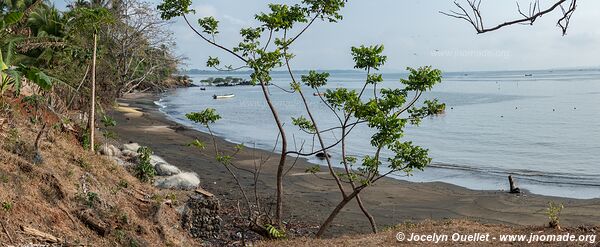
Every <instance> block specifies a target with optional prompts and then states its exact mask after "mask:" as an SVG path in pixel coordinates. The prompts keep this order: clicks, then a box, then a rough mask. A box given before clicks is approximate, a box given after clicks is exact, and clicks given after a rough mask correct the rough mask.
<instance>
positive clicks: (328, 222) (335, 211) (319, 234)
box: [315, 187, 364, 238]
mask: <svg viewBox="0 0 600 247" xmlns="http://www.w3.org/2000/svg"><path fill="white" fill-rule="evenodd" d="M363 188H364V187H359V188H356V189H355V190H354V192H352V194H350V195H348V196H347V197H345V198H344V199H343V200H342V201H341V202H340V203H338V205H337V206H336V207H335V208H334V209H333V211H332V212H331V214H329V217H327V219H326V220H325V222H323V224H321V227H319V231H318V232H317V235H315V237H316V238H321V237H322V236H323V233H325V230H327V228H329V225H331V222H333V219H335V217H336V216H337V215H338V214H339V213H340V211H342V209H343V208H344V207H345V206H346V204H348V202H350V201H352V199H354V197H356V195H358V193H360V191H361V190H362V189H363Z"/></svg>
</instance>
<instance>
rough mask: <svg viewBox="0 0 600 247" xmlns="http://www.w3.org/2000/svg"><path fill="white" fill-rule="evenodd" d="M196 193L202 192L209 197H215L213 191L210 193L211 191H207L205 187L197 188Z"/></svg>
mask: <svg viewBox="0 0 600 247" xmlns="http://www.w3.org/2000/svg"><path fill="white" fill-rule="evenodd" d="M196 193H199V194H202V195H205V196H208V197H213V196H215V195H214V194H213V193H210V192H208V191H206V190H205V189H203V188H197V189H196Z"/></svg>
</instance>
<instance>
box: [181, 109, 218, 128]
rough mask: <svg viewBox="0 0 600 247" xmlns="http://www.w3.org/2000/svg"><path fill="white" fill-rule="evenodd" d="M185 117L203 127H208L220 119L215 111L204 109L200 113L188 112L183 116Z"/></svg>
mask: <svg viewBox="0 0 600 247" xmlns="http://www.w3.org/2000/svg"><path fill="white" fill-rule="evenodd" d="M185 117H186V118H187V119H189V120H191V121H193V122H195V123H199V124H202V125H204V126H208V124H210V123H214V122H216V121H217V120H219V119H221V116H219V114H218V113H217V111H216V110H215V109H213V108H206V109H205V110H203V111H201V112H190V113H188V114H185Z"/></svg>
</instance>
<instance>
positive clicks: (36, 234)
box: [21, 226, 62, 243]
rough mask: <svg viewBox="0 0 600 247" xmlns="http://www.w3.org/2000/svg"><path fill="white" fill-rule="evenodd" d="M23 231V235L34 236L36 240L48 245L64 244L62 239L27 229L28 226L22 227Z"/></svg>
mask: <svg viewBox="0 0 600 247" xmlns="http://www.w3.org/2000/svg"><path fill="white" fill-rule="evenodd" d="M21 231H23V233H25V234H27V235H29V236H32V237H34V238H36V239H37V240H41V241H44V242H47V243H60V242H62V239H60V238H57V237H55V236H52V235H50V234H48V233H45V232H42V231H40V230H37V229H34V228H31V227H26V226H21Z"/></svg>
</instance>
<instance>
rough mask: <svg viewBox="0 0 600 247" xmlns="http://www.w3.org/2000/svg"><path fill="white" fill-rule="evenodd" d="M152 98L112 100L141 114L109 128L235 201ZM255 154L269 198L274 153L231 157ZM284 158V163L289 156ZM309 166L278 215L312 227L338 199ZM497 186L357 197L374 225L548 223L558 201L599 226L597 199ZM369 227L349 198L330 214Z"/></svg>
mask: <svg viewBox="0 0 600 247" xmlns="http://www.w3.org/2000/svg"><path fill="white" fill-rule="evenodd" d="M156 99H157V96H153V95H150V94H138V95H130V96H128V97H126V98H123V99H121V100H119V102H120V103H122V104H126V105H129V106H130V107H135V108H138V109H139V111H141V112H143V114H140V113H139V112H132V111H130V109H129V108H127V107H121V108H120V110H115V111H112V113H111V114H112V116H113V117H114V118H115V120H117V122H118V126H117V127H116V128H115V132H116V133H117V134H118V137H119V139H120V141H122V142H123V143H127V142H137V143H139V144H140V145H147V146H149V147H151V148H152V150H154V152H155V154H157V155H159V156H161V157H163V158H164V159H165V160H167V161H168V162H169V163H171V164H173V165H176V166H178V167H179V168H181V169H182V170H184V171H193V172H196V173H197V174H198V175H199V177H200V180H201V186H202V188H204V189H206V190H208V191H211V192H212V193H214V194H215V195H217V196H218V197H219V198H220V199H221V201H223V202H224V203H226V204H227V203H233V202H235V200H237V199H240V198H241V197H240V195H239V193H238V190H237V187H236V186H235V184H234V182H233V179H231V177H230V176H229V174H228V173H226V170H225V168H223V167H222V166H220V165H218V164H217V163H216V162H215V161H214V157H213V156H211V155H209V154H211V153H212V152H211V151H210V150H208V149H207V150H205V151H203V152H202V153H201V152H199V151H198V150H197V149H194V148H192V147H188V146H186V144H188V143H190V142H191V141H193V140H194V139H199V140H203V141H204V142H205V143H206V144H211V142H210V141H209V136H208V135H207V134H204V133H202V132H199V131H195V130H192V129H189V128H185V127H183V126H181V125H179V124H177V123H175V122H173V121H171V120H168V119H167V118H166V117H165V115H164V114H162V113H161V112H159V111H158V109H157V106H156V105H154V103H153V101H154V100H156ZM198 110H201V109H198ZM128 111H129V113H127V112H128ZM217 143H218V145H219V147H220V149H229V150H233V146H234V144H231V143H229V142H226V141H224V140H222V139H219V138H218V139H217ZM261 156H262V157H268V156H272V158H271V159H270V160H269V162H268V163H267V164H266V166H265V168H264V170H263V172H262V176H261V178H260V181H259V194H260V195H261V196H262V197H267V198H268V197H271V198H272V197H273V195H274V188H275V175H274V174H275V171H276V164H277V161H278V155H276V154H273V153H270V152H267V151H263V150H256V149H249V148H248V149H244V150H243V151H242V152H241V153H240V154H239V155H238V156H236V162H237V164H240V166H242V167H248V168H250V169H252V168H253V163H254V162H253V160H254V159H255V158H256V157H261ZM288 160H290V164H291V163H292V162H291V161H292V160H293V159H288ZM309 166H312V165H311V164H310V163H308V162H306V161H304V160H299V161H298V163H297V164H296V165H295V167H294V168H293V169H292V170H291V171H290V172H289V174H288V176H287V177H286V178H285V181H284V188H285V205H284V207H285V220H286V221H288V222H302V223H305V224H307V225H309V226H311V227H314V229H315V230H316V229H317V227H318V225H319V224H320V223H321V222H322V221H323V220H324V219H325V218H326V217H327V216H328V215H329V213H330V212H331V210H333V208H334V207H335V205H336V204H337V203H338V202H339V201H340V200H341V196H340V194H339V191H338V189H337V187H336V186H335V183H334V182H333V181H329V180H323V179H319V178H317V177H315V176H314V175H307V174H306V173H304V171H305V169H306V168H307V167H309ZM322 170H325V169H322ZM240 175H241V177H242V180H243V182H244V184H252V177H251V175H250V174H248V173H243V172H241V173H240ZM323 177H326V175H324V176H323ZM517 182H518V181H517ZM507 186H508V185H507ZM501 189H506V188H498V191H476V190H470V189H466V188H463V187H459V186H455V185H451V184H447V183H441V182H435V183H412V182H406V181H400V180H394V179H382V180H380V181H378V182H377V184H376V185H374V186H372V187H369V188H367V189H366V190H364V191H363V193H362V194H361V195H362V198H363V200H364V202H365V205H367V208H368V209H369V210H370V212H371V213H372V214H373V215H374V217H375V219H376V221H377V223H378V225H379V227H380V228H381V227H384V226H392V225H396V224H399V223H403V222H407V221H411V222H416V221H422V220H425V219H433V220H442V219H448V218H452V219H471V220H476V221H480V222H483V223H500V224H508V225H543V224H546V223H547V222H548V219H547V216H546V214H545V211H546V208H547V207H548V202H550V201H553V202H559V203H563V204H564V206H565V209H564V210H563V212H562V215H561V224H563V225H567V226H579V225H597V224H598V223H600V199H593V200H578V199H569V198H559V197H547V196H540V195H534V194H522V195H514V194H508V193H506V192H503V191H500V190H501ZM369 230H370V228H369V225H368V221H367V219H366V218H365V217H364V215H363V214H362V213H361V212H360V210H359V208H358V206H357V204H356V202H355V201H353V202H352V203H350V204H348V206H347V207H346V209H345V210H344V211H342V213H341V214H340V215H339V216H338V217H337V218H336V220H335V221H334V224H333V226H332V227H331V228H330V230H329V232H328V235H329V236H332V235H340V234H353V233H365V232H369Z"/></svg>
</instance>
